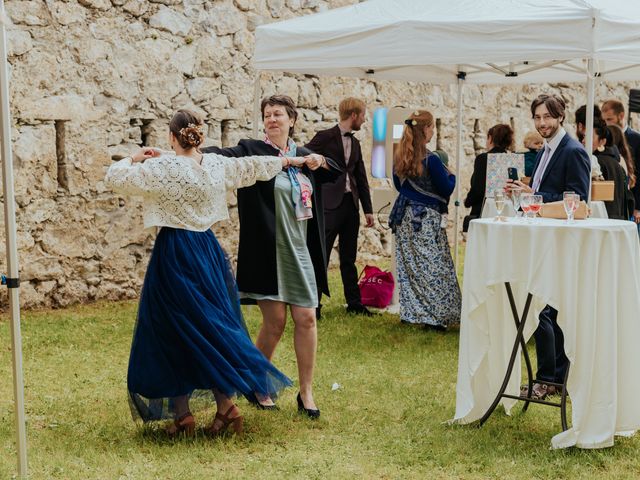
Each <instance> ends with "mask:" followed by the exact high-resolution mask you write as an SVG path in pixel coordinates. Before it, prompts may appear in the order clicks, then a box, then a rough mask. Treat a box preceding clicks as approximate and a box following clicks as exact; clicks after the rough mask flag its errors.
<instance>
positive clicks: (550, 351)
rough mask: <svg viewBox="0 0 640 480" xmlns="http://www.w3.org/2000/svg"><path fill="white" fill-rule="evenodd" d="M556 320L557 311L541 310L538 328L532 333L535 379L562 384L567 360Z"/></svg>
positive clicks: (553, 309)
mask: <svg viewBox="0 0 640 480" xmlns="http://www.w3.org/2000/svg"><path fill="white" fill-rule="evenodd" d="M557 318H558V311H557V310H556V309H555V308H552V307H550V306H549V305H547V306H546V307H544V308H543V309H542V311H541V312H540V316H539V317H538V319H539V323H538V328H537V329H536V331H535V332H534V333H533V337H534V338H535V341H536V356H537V357H538V371H537V372H536V378H537V379H538V380H545V381H547V382H554V383H563V382H564V377H565V374H566V372H567V368H568V367H569V359H568V358H567V356H566V355H565V353H564V335H563V334H562V330H561V329H560V327H559V326H558V322H557V320H556V319H557Z"/></svg>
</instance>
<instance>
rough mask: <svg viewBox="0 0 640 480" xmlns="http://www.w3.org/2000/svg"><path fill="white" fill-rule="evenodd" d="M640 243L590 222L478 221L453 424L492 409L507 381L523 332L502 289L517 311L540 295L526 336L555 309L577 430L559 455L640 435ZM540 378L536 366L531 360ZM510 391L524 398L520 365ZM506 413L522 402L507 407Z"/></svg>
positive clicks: (618, 229) (558, 441) (626, 225)
mask: <svg viewBox="0 0 640 480" xmlns="http://www.w3.org/2000/svg"><path fill="white" fill-rule="evenodd" d="M639 275H640V243H639V242H638V232H637V230H636V226H635V224H633V223H632V222H625V221H621V220H608V219H607V220H605V219H587V220H580V221H577V222H576V223H574V224H571V225H567V224H566V221H565V220H553V219H537V220H536V221H535V223H534V224H527V223H525V222H514V221H509V222H495V221H493V220H491V219H481V220H474V221H472V222H471V225H470V228H469V235H468V241H467V249H466V254H465V265H464V284H463V289H462V322H461V327H460V350H459V359H458V383H457V388H456V414H455V419H454V421H456V422H460V423H469V422H473V421H475V420H478V419H479V418H480V417H482V415H483V414H484V413H485V412H486V411H487V409H488V408H489V406H490V405H491V403H492V402H493V400H494V399H495V396H496V395H497V393H498V391H499V389H500V385H501V383H502V381H503V379H504V375H505V373H506V369H507V365H508V361H509V355H510V353H511V350H512V348H513V342H514V339H515V334H516V328H515V323H514V321H513V317H512V314H511V310H510V307H509V302H508V299H507V294H506V292H505V287H504V282H507V281H509V282H511V285H512V287H513V292H514V296H515V301H516V305H517V306H518V311H519V312H520V314H521V313H522V309H523V307H524V302H525V299H526V296H527V292H531V293H532V294H533V296H534V301H533V303H532V308H531V310H530V313H529V316H528V318H527V326H526V328H525V331H524V336H525V339H528V338H529V337H530V336H531V335H532V334H533V331H534V330H535V328H536V327H537V325H538V314H539V312H540V310H541V309H542V308H543V307H544V305H546V304H549V305H551V306H552V307H554V308H556V309H557V310H558V324H559V325H560V327H561V328H562V331H563V333H564V341H565V351H566V354H567V357H568V358H569V360H570V361H571V367H570V369H569V378H568V382H567V385H568V387H567V391H568V393H569V396H570V398H571V403H572V421H571V428H570V429H569V430H567V431H566V432H562V433H559V434H557V435H555V436H554V437H553V439H552V442H551V443H552V446H553V447H554V448H564V447H570V446H574V445H576V446H578V447H582V448H601V447H608V446H611V445H613V437H614V434H629V433H630V432H632V431H635V430H637V429H638V428H640V374H639V373H638V368H640V280H639ZM532 363H533V366H534V372H535V364H536V362H535V358H534V359H532ZM516 365H517V367H516V368H515V369H514V372H513V375H512V377H511V379H510V383H509V386H508V388H507V390H506V393H510V394H513V395H518V392H519V385H520V368H519V367H518V366H519V365H520V364H519V363H517V364H516ZM502 403H503V405H504V407H505V408H506V409H507V411H509V409H510V408H511V407H512V406H513V405H514V404H515V403H516V401H515V400H510V399H503V402H502Z"/></svg>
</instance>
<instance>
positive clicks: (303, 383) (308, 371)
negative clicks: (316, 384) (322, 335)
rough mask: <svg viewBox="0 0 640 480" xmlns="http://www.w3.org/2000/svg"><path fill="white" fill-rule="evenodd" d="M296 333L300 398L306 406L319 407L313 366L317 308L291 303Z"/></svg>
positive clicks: (316, 337)
mask: <svg viewBox="0 0 640 480" xmlns="http://www.w3.org/2000/svg"><path fill="white" fill-rule="evenodd" d="M291 316H292V317H293V322H294V324H295V327H294V335H293V346H294V348H295V350H296V358H297V360H298V379H299V381H300V398H302V403H304V406H305V407H306V408H310V409H313V410H315V409H317V407H316V404H315V402H314V400H313V392H312V386H313V368H314V366H315V363H316V348H317V345H318V331H317V329H316V311H315V308H305V307H299V306H297V305H291Z"/></svg>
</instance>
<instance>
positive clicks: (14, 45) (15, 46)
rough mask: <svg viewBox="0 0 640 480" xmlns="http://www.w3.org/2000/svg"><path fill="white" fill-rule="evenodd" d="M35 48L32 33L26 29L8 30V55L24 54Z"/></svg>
mask: <svg viewBox="0 0 640 480" xmlns="http://www.w3.org/2000/svg"><path fill="white" fill-rule="evenodd" d="M32 48H33V41H32V40H31V34H30V33H29V32H26V31H24V30H18V29H11V30H8V31H7V56H9V57H15V56H19V55H24V54H25V53H27V52H28V51H29V50H31V49H32Z"/></svg>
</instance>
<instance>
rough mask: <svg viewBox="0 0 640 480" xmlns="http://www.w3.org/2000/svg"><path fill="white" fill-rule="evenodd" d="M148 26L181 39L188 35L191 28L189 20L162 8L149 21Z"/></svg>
mask: <svg viewBox="0 0 640 480" xmlns="http://www.w3.org/2000/svg"><path fill="white" fill-rule="evenodd" d="M149 25H151V26H152V27H154V28H157V29H159V30H165V31H167V32H170V33H172V34H173V35H181V36H183V37H184V36H185V35H187V34H188V33H189V31H190V30H191V27H192V26H193V24H192V23H191V20H189V19H188V18H187V17H185V16H184V15H183V14H181V13H179V12H176V11H175V10H173V9H171V8H167V7H164V6H163V7H160V9H159V10H158V12H157V13H156V14H155V15H153V16H152V17H151V18H150V19H149Z"/></svg>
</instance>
